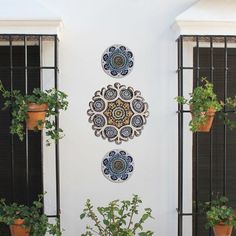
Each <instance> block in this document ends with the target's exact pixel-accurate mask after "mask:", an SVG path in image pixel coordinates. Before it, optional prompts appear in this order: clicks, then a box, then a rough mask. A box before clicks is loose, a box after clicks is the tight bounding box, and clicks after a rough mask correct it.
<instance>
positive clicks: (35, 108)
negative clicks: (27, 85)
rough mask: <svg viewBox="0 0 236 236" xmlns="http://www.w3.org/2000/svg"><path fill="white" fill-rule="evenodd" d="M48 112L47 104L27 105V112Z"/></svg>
mask: <svg viewBox="0 0 236 236" xmlns="http://www.w3.org/2000/svg"><path fill="white" fill-rule="evenodd" d="M47 110H48V104H47V103H42V104H37V103H33V102H30V103H28V111H29V112H31V111H33V112H37V111H39V112H42V111H47Z"/></svg>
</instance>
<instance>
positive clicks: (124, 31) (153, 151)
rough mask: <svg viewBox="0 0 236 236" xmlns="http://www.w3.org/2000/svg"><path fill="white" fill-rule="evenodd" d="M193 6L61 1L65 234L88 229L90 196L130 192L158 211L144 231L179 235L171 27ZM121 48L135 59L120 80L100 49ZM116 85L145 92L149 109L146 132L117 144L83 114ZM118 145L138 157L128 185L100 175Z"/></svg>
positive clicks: (97, 199) (102, 198)
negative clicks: (66, 102)
mask: <svg viewBox="0 0 236 236" xmlns="http://www.w3.org/2000/svg"><path fill="white" fill-rule="evenodd" d="M50 2H51V4H52V5H53V4H55V3H56V1H55V2H54V1H50ZM192 2H193V1H189V0H188V1H187V0H186V1H176V2H175V1H172V0H167V1H165V2H163V1H157V0H149V1H146V0H136V1H134V0H132V1H127V0H126V1H124V0H120V1H114V0H113V1H111V0H101V1H94V0H84V1H82V0H81V1H70V2H67V1H61V2H60V8H61V14H62V19H63V29H62V32H61V42H60V88H61V89H63V90H65V91H66V92H67V93H68V95H69V98H70V108H69V110H68V111H67V112H66V113H64V114H62V117H61V125H62V127H63V128H64V129H65V132H66V138H65V139H64V140H62V141H61V146H60V147H61V192H62V195H61V208H62V226H63V228H65V230H66V231H65V232H64V235H66V236H75V235H79V234H81V233H82V232H83V231H84V229H85V225H86V221H80V219H79V215H80V213H81V211H82V209H83V205H84V203H85V200H86V199H87V198H90V199H91V200H92V202H94V204H95V205H96V206H101V205H104V204H106V203H107V202H108V201H110V200H112V199H117V198H120V199H124V198H130V197H131V195H132V194H133V193H137V194H139V195H140V197H141V198H142V199H143V202H144V206H145V207H151V208H152V209H153V215H154V217H155V220H153V221H152V220H151V221H149V223H148V224H147V228H150V229H151V230H153V231H154V232H155V234H156V235H162V236H165V235H171V236H172V235H173V236H174V235H176V232H177V214H176V207H177V115H176V113H175V111H176V103H175V101H174V99H173V98H174V97H175V96H176V93H177V75H176V72H175V70H176V68H177V65H176V58H177V56H176V53H177V50H176V43H175V39H176V38H175V34H174V33H173V31H172V30H171V28H170V26H171V24H172V23H173V21H174V18H175V17H176V16H177V15H178V14H179V13H180V12H182V11H183V10H184V9H185V8H187V7H188V6H189V5H190V4H191V3H192ZM116 43H121V44H124V45H127V46H128V47H129V48H130V49H132V50H133V52H134V55H135V66H134V69H133V71H132V73H131V74H130V75H129V76H127V77H125V78H123V79H119V80H116V79H113V78H110V77H109V76H107V75H106V74H105V73H104V72H103V70H102V68H101V65H100V59H101V55H102V53H103V51H104V50H105V49H106V48H107V47H108V46H110V45H112V44H116ZM117 81H119V82H120V83H123V84H125V85H129V86H133V87H134V88H135V89H138V90H141V92H142V95H143V96H144V98H145V99H146V101H147V102H148V103H149V111H150V117H149V118H148V121H147V125H146V126H145V128H144V130H143V132H142V135H141V136H140V137H138V138H134V139H133V140H130V141H129V142H124V143H123V144H122V145H119V146H117V145H116V144H114V143H109V142H108V141H107V140H102V139H101V138H97V137H95V135H94V134H93V131H92V129H91V124H89V123H88V116H87V114H86V111H87V109H88V103H89V101H90V100H91V98H92V96H93V94H94V92H95V91H96V90H98V89H100V88H102V87H104V86H107V85H108V84H113V83H115V82H117ZM114 148H123V149H124V150H127V151H128V152H130V153H131V154H132V155H133V156H134V161H135V172H134V174H133V176H132V177H131V179H130V180H129V181H127V182H125V183H123V184H114V183H111V182H109V181H107V180H106V179H105V178H104V177H103V175H102V173H101V170H100V166H101V160H102V158H103V156H104V155H105V154H106V153H107V152H108V151H109V150H111V149H114ZM189 181H191V178H190V179H189ZM188 236H189V235H188Z"/></svg>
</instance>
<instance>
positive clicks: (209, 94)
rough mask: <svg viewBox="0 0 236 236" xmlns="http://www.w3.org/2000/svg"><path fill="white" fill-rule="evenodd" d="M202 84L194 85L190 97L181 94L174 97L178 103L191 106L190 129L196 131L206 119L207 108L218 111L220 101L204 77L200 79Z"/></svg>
mask: <svg viewBox="0 0 236 236" xmlns="http://www.w3.org/2000/svg"><path fill="white" fill-rule="evenodd" d="M201 82H202V85H200V86H198V87H196V88H195V89H194V90H193V92H192V93H190V94H189V95H190V98H189V99H186V98H185V97H183V96H178V97H176V98H175V99H176V100H177V102H178V103H179V104H187V105H189V106H190V107H191V112H192V120H191V121H190V123H189V126H190V130H191V131H193V132H196V131H197V130H198V128H199V127H200V126H201V125H203V124H204V123H205V122H206V120H207V118H208V117H207V115H206V114H207V112H208V110H209V109H214V110H215V111H220V110H221V109H222V103H221V102H219V101H218V100H217V96H216V94H215V93H214V87H213V84H212V83H210V82H209V81H208V80H207V79H206V78H202V79H201Z"/></svg>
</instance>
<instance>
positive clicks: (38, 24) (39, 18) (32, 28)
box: [0, 0, 62, 34]
mask: <svg viewBox="0 0 236 236" xmlns="http://www.w3.org/2000/svg"><path fill="white" fill-rule="evenodd" d="M13 6H14V7H13ZM25 6H27V7H25ZM61 26H62V20H61V16H60V15H59V14H58V13H57V12H55V11H54V9H50V8H48V7H47V6H46V5H43V4H42V3H41V2H40V1H38V0H21V1H17V0H1V8H0V34H60V30H61Z"/></svg>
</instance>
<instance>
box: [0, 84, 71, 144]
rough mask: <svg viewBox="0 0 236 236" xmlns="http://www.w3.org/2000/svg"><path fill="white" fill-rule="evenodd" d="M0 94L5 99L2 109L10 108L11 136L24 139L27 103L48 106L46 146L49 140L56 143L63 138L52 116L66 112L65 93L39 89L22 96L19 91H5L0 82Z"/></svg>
mask: <svg viewBox="0 0 236 236" xmlns="http://www.w3.org/2000/svg"><path fill="white" fill-rule="evenodd" d="M0 92H1V93H2V96H3V98H4V99H5V102H4V107H3V109H6V108H10V111H11V115H12V120H11V126H10V132H11V134H16V135H18V137H19V139H20V140H21V141H22V140H23V139H24V135H25V128H24V127H25V122H26V121H27V119H28V114H27V112H28V103H36V104H44V103H46V104H48V109H47V111H46V120H45V128H46V135H47V136H48V137H49V138H48V139H47V145H50V143H51V142H50V140H55V141H57V140H59V139H61V138H62V137H63V136H64V135H63V130H62V129H61V128H58V129H57V128H56V122H55V117H54V116H58V115H59V111H60V110H66V109H67V107H68V101H67V95H66V94H65V93H63V92H61V91H59V90H56V89H49V90H46V91H41V90H40V89H39V88H35V89H34V90H33V92H32V94H31V95H23V94H22V93H21V92H20V91H19V90H13V91H12V92H10V91H8V90H6V89H5V88H4V86H3V84H2V82H1V81H0ZM42 123H43V122H42V121H39V122H38V125H42ZM35 131H37V130H35Z"/></svg>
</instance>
